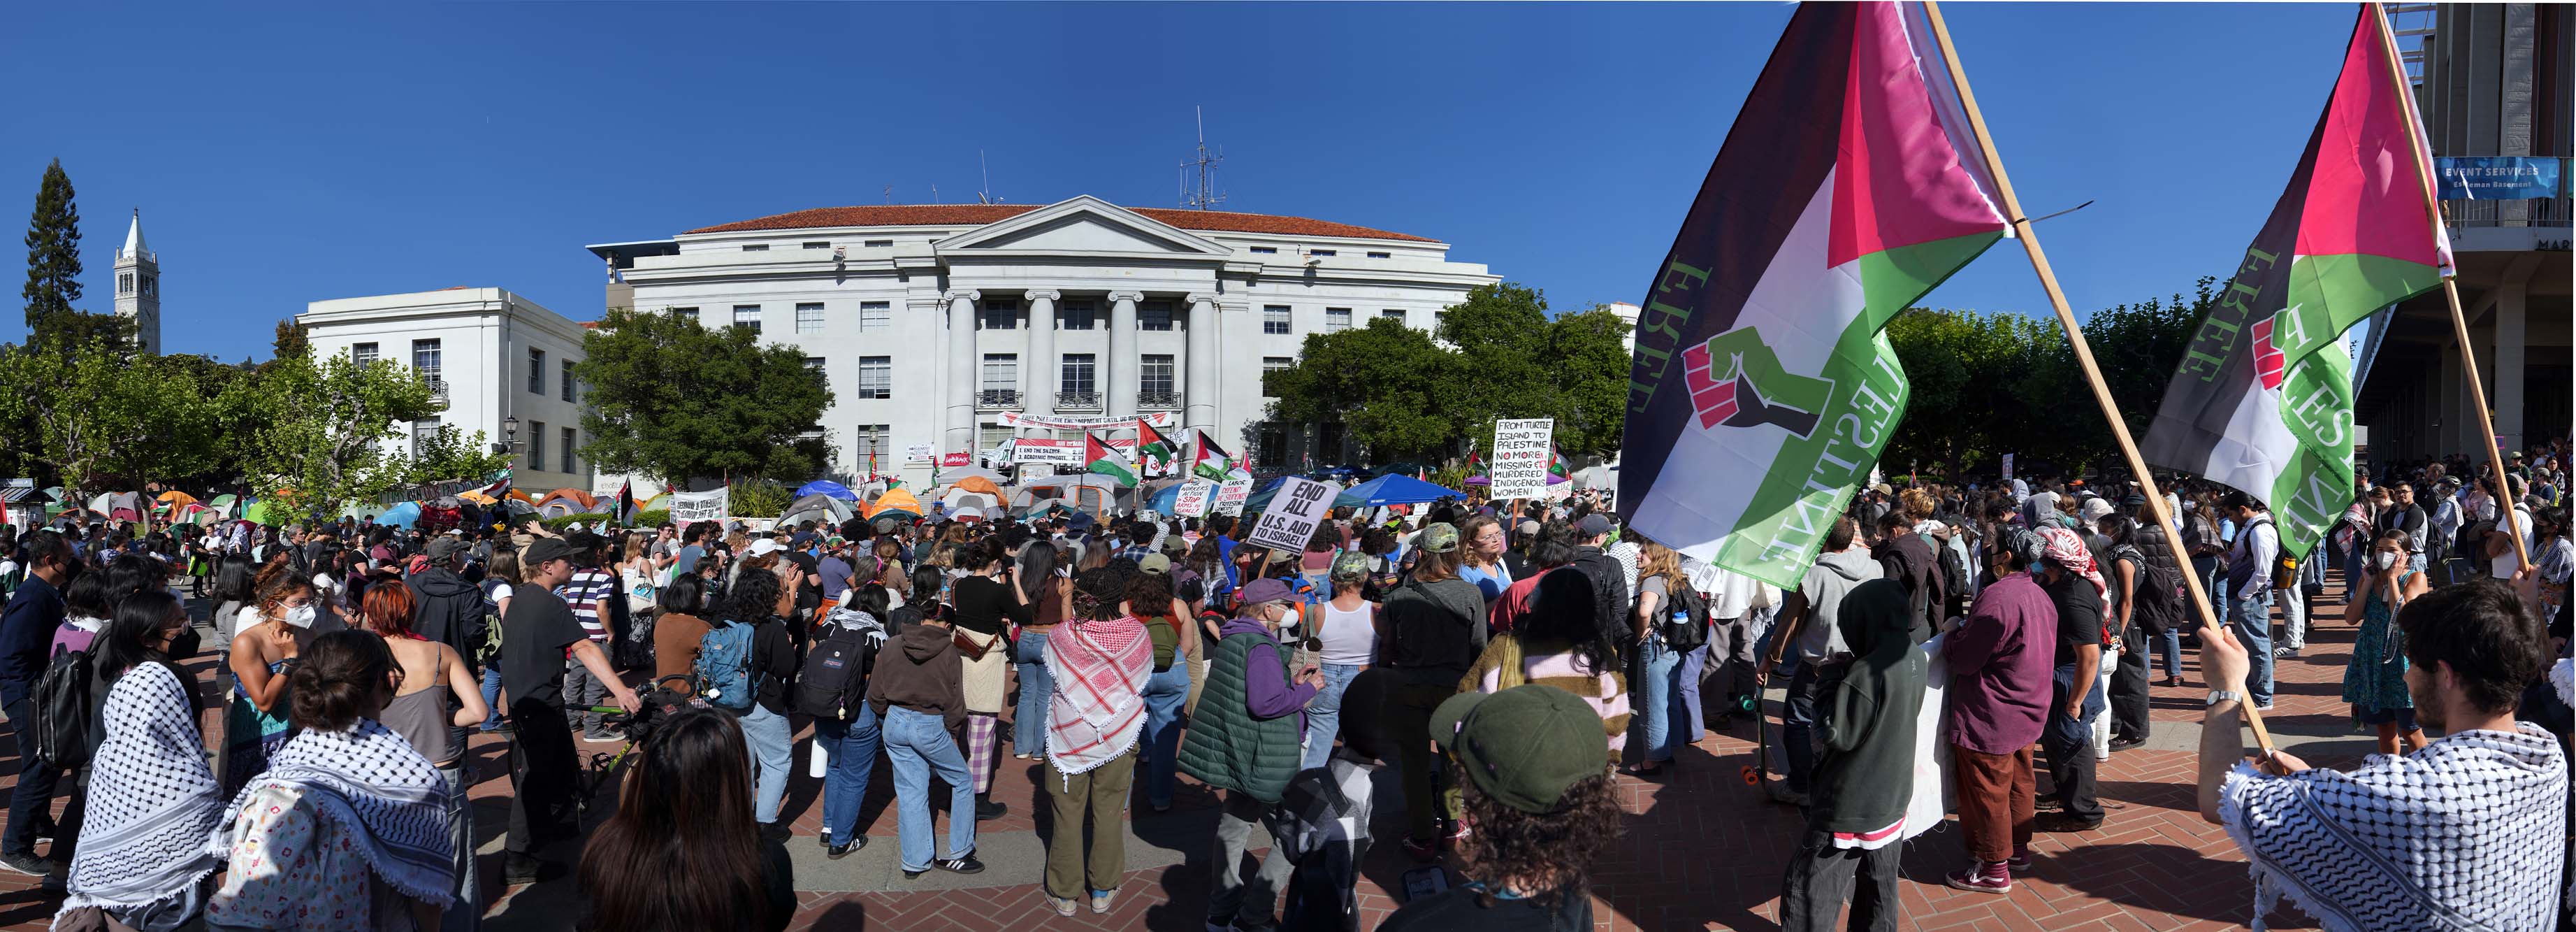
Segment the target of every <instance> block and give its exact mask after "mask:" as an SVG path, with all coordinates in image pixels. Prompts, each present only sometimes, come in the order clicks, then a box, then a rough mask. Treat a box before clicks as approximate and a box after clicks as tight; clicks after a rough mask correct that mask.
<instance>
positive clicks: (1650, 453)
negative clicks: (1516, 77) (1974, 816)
mask: <svg viewBox="0 0 2576 932" xmlns="http://www.w3.org/2000/svg"><path fill="white" fill-rule="evenodd" d="M1980 151H1981V150H1980V149H1979V148H1978V147H1977V145H1976V142H1975V136H1974V135H1973V130H1972V129H1971V128H1970V126H1969V124H1968V120H1967V116H1966V111H1965V109H1964V107H1963V106H1962V105H1961V103H1960V101H1959V98H1958V91H1957V89H1956V88H1955V87H1953V86H1952V84H1951V81H1950V76H1949V71H1948V67H1947V65H1946V64H1945V63H1944V60H1943V58H1942V54H1941V48H1940V46H1939V45H1938V44H1936V43H1935V42H1934V41H1933V40H1932V35H1931V26H1930V22H1929V21H1928V20H1927V19H1926V18H1925V16H1924V11H1923V9H1922V7H1921V5H1920V4H1916V3H1903V4H1894V3H1867V4H1853V3H1844V4H1824V3H1810V4H1803V5H1800V6H1799V7H1798V11H1797V13H1796V14H1795V15H1793V16H1792V17H1790V20H1789V26H1788V30H1787V31H1786V32H1785V33H1784V34H1783V35H1782V36H1781V37H1780V42H1779V44H1778V45H1777V46H1775V47H1774V48H1773V49H1772V51H1771V60H1770V63H1769V64H1767V65H1765V66H1764V67H1763V70H1762V76H1761V77H1760V78H1758V79H1756V80H1755V82H1754V85H1753V92H1752V94H1751V95H1750V96H1748V97H1747V98H1746V99H1745V101H1744V106H1743V109H1742V110H1740V111H1739V112H1738V113H1737V115H1736V118H1735V127H1734V128H1733V129H1731V130H1729V131H1728V133H1727V138H1726V143H1725V145H1724V146H1722V147H1721V148H1719V150H1718V153H1717V162H1716V164H1714V165H1712V166H1710V168H1709V172H1708V179H1707V180H1706V181H1705V182H1703V183H1702V184H1701V186H1700V191H1699V198H1698V200H1697V201H1696V202H1694V203H1693V204H1692V205H1691V209H1690V213H1689V215H1688V216H1686V217H1685V218H1684V219H1683V221H1682V228H1681V232H1680V234H1679V235H1677V236H1675V237H1674V239H1673V248H1672V252H1671V253H1670V254H1669V255H1668V256H1666V257H1665V259H1664V261H1663V262H1662V264H1660V265H1659V266H1657V268H1656V272H1655V276H1654V282H1653V284H1652V286H1651V287H1650V288H1649V290H1648V292H1647V294H1646V299H1645V301H1643V302H1642V304H1643V305H1644V310H1643V312H1642V314H1641V315H1640V318H1639V321H1638V325H1637V330H1636V337H1637V350H1636V356H1635V358H1634V360H1633V361H1632V364H1631V369H1630V375H1629V388H1628V420H1627V434H1626V436H1625V437H1624V438H1623V440H1622V443H1621V446H1620V463H1621V467H1620V472H1619V476H1620V479H1619V497H1618V501H1619V512H1620V515H1621V516H1622V517H1624V518H1625V519H1627V521H1628V523H1629V525H1630V526H1631V527H1634V528H1635V529H1636V530H1637V531H1638V532H1639V533H1642V534H1644V535H1646V536H1648V537H1651V538H1654V539H1655V540H1657V541H1661V542H1663V543H1665V544H1667V545H1669V546H1671V547H1673V548H1674V549H1676V550H1680V551H1682V552H1683V553H1686V554H1689V555H1691V556H1693V557H1696V558H1699V559H1703V560H1709V561H1712V562H1714V563H1716V564H1718V565H1720V566H1723V567H1726V568H1727V569H1731V570H1735V571H1737V572H1740V573H1744V574H1745V575H1748V576H1752V577H1754V578H1756V579H1761V580H1764V581H1766V582H1769V583H1771V584H1773V585H1778V586H1783V587H1788V586H1796V585H1798V584H1799V581H1800V579H1801V577H1802V576H1804V575H1805V573H1806V570H1807V568H1808V567H1809V566H1810V565H1812V564H1813V563H1814V561H1815V556H1816V549H1817V546H1818V544H1819V543H1821V542H1822V541H1823V540H1824V537H1825V533H1826V531H1828V530H1829V529H1831V528H1832V526H1833V519H1834V518H1835V517H1836V516H1838V515H1840V514H1842V512H1843V508H1844V506H1845V505H1846V504H1848V503H1849V502H1850V500H1851V496H1852V493H1853V491H1854V490H1855V489H1857V488H1858V487H1859V486H1860V483H1861V479H1862V478H1863V477H1865V476H1867V475H1869V470H1870V467H1871V466H1872V465H1873V464H1875V463H1876V462H1877V460H1878V454H1879V451H1880V450H1881V449H1883V448H1884V447H1885V446H1886V443H1887V438H1888V436H1889V435H1890V434H1891V433H1892V432H1893V431H1894V430H1895V427H1896V422H1897V419H1898V418H1899V417H1900V416H1902V415H1903V414H1904V412H1905V400H1906V393H1907V384H1906V378H1905V371H1904V369H1903V368H1902V367H1901V366H1899V365H1898V364H1897V359H1896V351H1895V349H1894V348H1893V347H1891V346H1889V345H1888V342H1887V338H1886V337H1885V336H1884V335H1882V334H1881V333H1880V332H1879V331H1880V328H1882V327H1884V326H1886V324H1887V321H1888V320H1889V319H1890V318H1893V317H1895V316H1896V314H1897V313H1898V312H1900V311H1903V310H1904V309H1905V308H1906V307H1908V306H1910V305H1912V304H1913V303H1914V302H1915V300H1916V299H1918V298H1921V297H1922V296H1923V295H1924V293H1926V292H1929V291H1931V290H1932V288H1933V287H1934V286H1936V285H1938V284H1940V283H1941V282H1942V280H1944V279H1946V278H1948V277H1950V274H1951V273H1953V272H1956V271H1958V269H1959V267H1960V266H1963V265H1966V264H1967V263H1968V261H1969V260H1971V259H1974V258H1976V257H1977V255H1978V254H1979V253H1982V252H1984V251H1985V250H1986V247H1988V246H1991V245H1993V244H1994V242H1995V241H1996V240H1997V239H1999V238H2001V237H2002V236H2003V234H2004V230H2005V226H2006V225H2005V223H2004V218H2003V215H2002V213H2001V212H2000V211H1999V210H1998V209H1997V207H1996V206H1995V201H1994V200H1993V199H1992V198H1991V197H1990V196H1989V194H1988V192H1990V191H1993V190H1994V185H1993V183H1992V182H1991V180H1990V179H1988V178H1987V177H1986V170H1985V165H1984V162H1983V159H1982V156H1981V155H1980Z"/></svg>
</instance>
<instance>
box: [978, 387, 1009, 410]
mask: <svg viewBox="0 0 2576 932" xmlns="http://www.w3.org/2000/svg"><path fill="white" fill-rule="evenodd" d="M975 406H976V407H978V408H988V409H1001V408H1016V407H1019V406H1020V390H1019V389H1016V388H988V389H985V390H983V391H980V392H976V393H975Z"/></svg>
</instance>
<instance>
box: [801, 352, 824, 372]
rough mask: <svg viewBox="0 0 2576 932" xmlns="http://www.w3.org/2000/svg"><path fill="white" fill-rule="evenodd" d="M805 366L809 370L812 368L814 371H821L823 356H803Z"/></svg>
mask: <svg viewBox="0 0 2576 932" xmlns="http://www.w3.org/2000/svg"><path fill="white" fill-rule="evenodd" d="M805 368H807V369H810V370H813V371H815V372H821V371H823V357H821V356H807V357H805Z"/></svg>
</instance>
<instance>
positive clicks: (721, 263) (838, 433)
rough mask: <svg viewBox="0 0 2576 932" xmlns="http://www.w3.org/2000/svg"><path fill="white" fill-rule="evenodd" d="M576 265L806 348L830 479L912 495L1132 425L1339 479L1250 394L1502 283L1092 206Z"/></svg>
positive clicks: (1374, 246) (1432, 254) (1300, 236)
mask: <svg viewBox="0 0 2576 932" xmlns="http://www.w3.org/2000/svg"><path fill="white" fill-rule="evenodd" d="M589 249H590V250H591V252H592V253H594V254H596V255H598V256H600V257H602V258H603V259H605V260H607V262H608V265H609V270H610V274H611V278H612V283H611V284H610V285H609V286H608V304H609V306H612V307H615V306H629V307H633V308H635V309H637V310H642V311H653V312H666V313H674V314H685V315H689V316H692V317H695V318H697V319H698V320H700V321H702V322H704V323H706V324H707V325H709V326H743V327H756V328H759V331H760V334H761V336H762V337H763V338H764V339H767V340H770V341H774V342H781V343H787V344H791V345H794V346H796V347H798V348H800V349H801V350H802V351H803V352H804V354H805V355H806V357H807V358H808V359H809V360H810V361H811V362H812V364H813V365H814V366H815V367H817V368H819V369H821V370H823V371H824V372H825V373H826V374H827V376H828V378H829V381H830V385H831V388H832V395H833V398H834V404H833V408H832V410H831V411H830V412H829V413H828V414H827V415H826V418H827V421H826V423H824V424H822V425H818V426H819V427H821V428H822V429H824V430H826V431H828V432H829V434H830V436H831V439H832V441H833V444H834V446H835V447H837V448H838V450H839V451H840V452H839V459H838V462H836V463H834V464H833V469H834V471H835V472H837V473H840V474H843V475H857V474H861V473H864V472H865V471H866V470H867V469H868V466H869V462H870V455H869V454H870V453H871V452H873V453H874V454H875V462H876V463H877V469H878V471H880V472H886V473H896V472H900V473H901V474H903V475H905V476H906V477H907V478H910V479H912V480H913V481H915V482H916V483H918V482H921V481H924V480H926V479H927V477H928V474H929V471H930V470H929V464H928V463H927V462H919V461H914V462H904V460H905V457H904V456H903V451H905V450H906V449H907V448H908V447H915V446H927V447H929V448H931V449H932V450H934V451H936V452H943V453H947V452H959V451H966V450H970V449H973V450H985V449H989V448H992V447H994V446H996V445H998V444H999V443H1000V442H1001V441H1003V440H1005V439H1007V438H1010V437H1013V436H1023V437H1057V438H1062V439H1072V438H1078V437H1079V436H1080V432H1079V430H1078V429H1075V428H1073V427H1068V426H1057V427H1049V426H1046V425H1045V424H1043V423H1032V421H1042V422H1057V423H1058V424H1080V423H1082V422H1083V421H1084V419H1103V420H1106V419H1131V420H1132V419H1133V418H1136V417H1139V416H1144V417H1149V418H1153V419H1155V420H1157V421H1158V422H1159V423H1160V426H1161V428H1162V429H1163V430H1164V432H1165V433H1166V434H1168V435H1169V436H1170V437H1171V438H1172V439H1173V440H1175V441H1177V442H1180V443H1183V444H1187V443H1188V442H1189V441H1190V438H1191V436H1192V435H1191V434H1190V433H1187V432H1188V431H1197V430H1205V431H1207V433H1208V435H1209V436H1210V437H1213V438H1216V441H1217V443H1218V444H1219V445H1220V446H1223V447H1225V448H1226V449H1227V450H1229V451H1230V452H1232V453H1234V454H1236V455H1238V456H1242V455H1249V456H1251V457H1252V458H1253V460H1254V462H1255V463H1256V465H1265V466H1282V467H1290V468H1303V467H1305V466H1307V465H1310V464H1311V465H1324V464H1328V463H1334V462H1341V461H1346V460H1348V459H1351V458H1354V457H1356V456H1357V455H1358V452H1359V451H1356V450H1353V449H1350V445H1349V444H1348V443H1347V442H1346V441H1345V440H1344V438H1343V437H1342V436H1341V434H1340V431H1339V429H1338V425H1320V426H1316V425H1301V426H1290V425H1276V424H1270V423H1266V422H1265V421H1264V414H1263V412H1264V407H1265V405H1266V404H1267V403H1268V401H1269V399H1267V398H1265V397H1263V395H1262V389H1261V380H1260V376H1261V374H1262V373H1263V372H1265V371H1269V370H1274V369H1279V368H1284V367H1286V366H1289V365H1291V364H1292V363H1293V362H1294V361H1295V359H1296V357H1297V354H1298V352H1299V350H1300V348H1301V347H1302V346H1303V343H1304V340H1305V338H1306V335H1308V334H1311V333H1320V332H1329V331H1333V330H1338V329H1343V328H1347V327H1353V326H1365V325H1366V323H1367V321H1369V320H1370V319H1373V318H1379V317H1391V318H1396V319H1399V320H1401V321H1403V322H1404V323H1405V324H1406V325H1408V326H1412V327H1417V328H1422V329H1426V330H1427V329H1430V328H1432V327H1433V326H1434V325H1435V324H1436V323H1437V320H1438V315H1439V314H1441V313H1442V312H1443V311H1444V309H1446V308H1448V307H1450V306H1452V305H1455V304H1457V303H1459V302H1460V301H1461V300H1462V299H1464V298H1465V296H1466V294H1467V292H1468V291H1469V290H1471V289H1473V288H1475V287H1477V286H1479V285H1485V284H1489V283H1492V282H1494V281H1496V280H1497V279H1496V277H1495V276H1493V275H1491V274H1488V273H1487V272H1486V271H1485V267H1484V266H1483V265H1477V264H1469V263H1460V262H1451V261H1449V258H1448V253H1449V245H1448V244H1447V243H1443V242H1440V241H1437V240H1432V239H1427V238H1424V237H1420V236H1413V235H1409V234H1404V233H1391V232H1387V231H1384V230H1374V229H1368V228H1365V227H1358V226H1351V225H1348V224H1341V223H1331V222H1326V221H1321V220H1309V219H1304V218H1299V217H1280V216H1269V215H1261V214H1241V213H1228V212H1218V211H1196V210H1167V209H1152V208H1135V209H1131V208H1124V207H1118V206H1116V205H1112V204H1110V203H1108V202H1105V201H1102V200H1100V199H1098V198H1094V197H1089V196H1083V197H1076V198H1073V199H1071V200H1067V201H1063V202H1059V203H1055V204H1049V205H1045V206H1023V205H999V204H991V205H987V204H961V205H885V206H863V207H827V208H819V209H814V210H804V211H798V212H795V213H788V214H780V215H777V216H771V217H761V218H758V219H753V220H745V221H741V222H738V223H727V224H722V225H719V226H711V227H704V228H701V229H696V230H690V231H688V232H686V233H681V234H679V235H677V236H674V237H671V238H669V239H662V240H648V241H641V242H624V243H608V244H601V245H595V246H591V247H589ZM316 307H317V308H319V307H320V305H316ZM1121 436H1125V435H1121ZM898 464H899V466H898Z"/></svg>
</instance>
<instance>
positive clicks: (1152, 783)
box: [1136, 657, 1190, 808]
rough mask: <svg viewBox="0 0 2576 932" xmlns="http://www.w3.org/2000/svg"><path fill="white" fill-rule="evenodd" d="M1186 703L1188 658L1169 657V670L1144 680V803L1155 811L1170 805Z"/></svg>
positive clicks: (1141, 781)
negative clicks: (1151, 806) (1182, 717)
mask: <svg viewBox="0 0 2576 932" xmlns="http://www.w3.org/2000/svg"><path fill="white" fill-rule="evenodd" d="M1189 701H1190V658H1188V657H1173V658H1172V668H1171V669H1169V670H1165V671H1163V672H1161V673H1156V674H1154V675H1153V676H1151V677H1149V678H1147V679H1146V680H1145V736H1144V738H1143V739H1142V743H1143V745H1144V749H1145V765H1146V769H1145V778H1144V779H1142V780H1138V781H1136V782H1137V784H1138V785H1140V786H1143V787H1144V788H1145V801H1146V802H1147V803H1150V804H1152V805H1153V806H1155V807H1156V808H1161V807H1165V806H1169V805H1171V804H1172V780H1173V774H1175V773H1178V772H1179V770H1178V768H1179V767H1180V763H1181V762H1180V754H1181V707H1182V706H1185V705H1188V704H1189Z"/></svg>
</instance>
